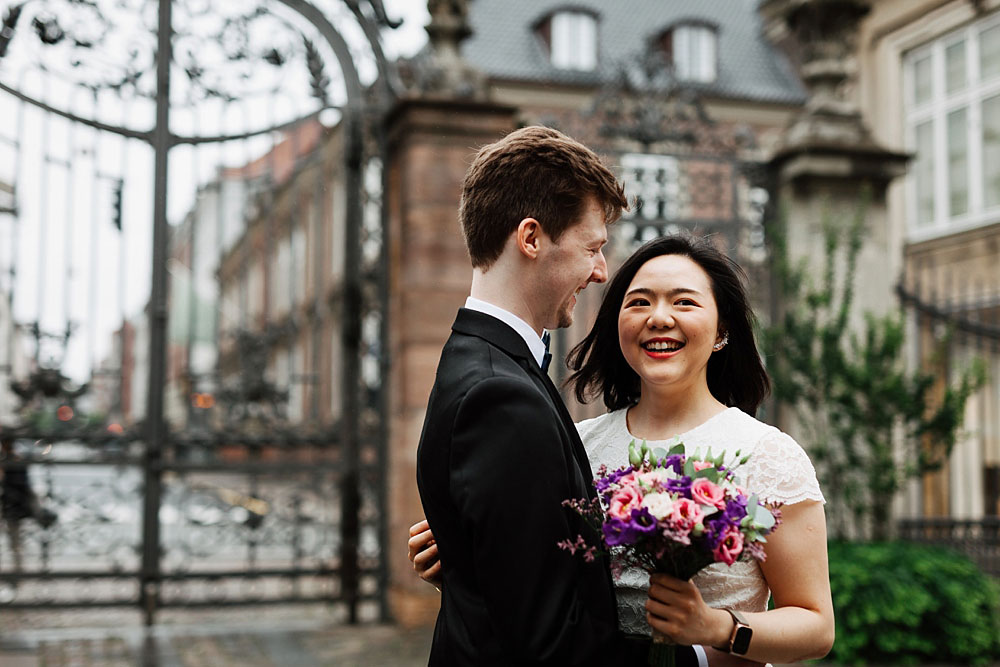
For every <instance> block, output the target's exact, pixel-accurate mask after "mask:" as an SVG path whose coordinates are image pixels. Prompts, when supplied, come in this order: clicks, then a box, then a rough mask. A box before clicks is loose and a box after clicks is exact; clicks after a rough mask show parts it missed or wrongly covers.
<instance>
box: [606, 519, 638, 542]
mask: <svg viewBox="0 0 1000 667" xmlns="http://www.w3.org/2000/svg"><path fill="white" fill-rule="evenodd" d="M601 530H603V531H604V541H605V542H607V544H608V546H609V547H617V546H619V545H622V544H632V543H633V542H635V539H636V535H635V530H634V529H633V528H632V526H631V522H629V523H625V522H624V521H622V520H621V519H614V518H612V519H608V520H607V521H605V522H604V525H603V526H602V527H601Z"/></svg>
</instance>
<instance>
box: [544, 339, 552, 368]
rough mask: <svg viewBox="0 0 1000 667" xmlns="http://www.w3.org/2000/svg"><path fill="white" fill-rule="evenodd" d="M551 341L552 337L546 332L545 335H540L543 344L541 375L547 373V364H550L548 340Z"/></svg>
mask: <svg viewBox="0 0 1000 667" xmlns="http://www.w3.org/2000/svg"><path fill="white" fill-rule="evenodd" d="M551 339H552V336H551V335H550V334H549V332H548V331H546V332H545V333H543V334H542V342H543V343H545V354H544V355H542V372H543V373H548V372H549V364H551V363H552V353H551V352H549V340H551Z"/></svg>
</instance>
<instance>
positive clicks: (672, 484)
mask: <svg viewBox="0 0 1000 667" xmlns="http://www.w3.org/2000/svg"><path fill="white" fill-rule="evenodd" d="M675 456H676V455H675ZM667 492H668V493H679V494H681V495H682V496H684V497H685V498H690V497H691V478H690V477H688V476H687V475H685V476H683V477H680V478H678V479H668V480H667Z"/></svg>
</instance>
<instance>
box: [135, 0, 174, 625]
mask: <svg viewBox="0 0 1000 667" xmlns="http://www.w3.org/2000/svg"><path fill="white" fill-rule="evenodd" d="M170 9H171V0H160V2H159V24H158V26H157V50H156V128H155V129H154V131H153V150H154V151H156V156H155V172H154V177H153V178H154V184H153V282H152V293H151V295H150V314H149V315H150V323H149V328H150V341H149V392H148V393H147V397H148V404H147V408H146V429H145V431H146V434H145V436H146V455H145V494H144V496H143V498H144V499H143V524H142V545H143V548H142V588H141V590H140V593H139V595H140V600H141V605H142V609H143V612H144V613H145V620H146V625H152V624H153V623H154V622H155V619H156V609H157V607H158V606H159V601H160V516H159V515H160V494H161V487H162V483H163V471H162V468H161V463H162V461H163V445H164V440H165V437H166V425H165V424H164V422H163V385H164V383H165V380H166V362H167V358H166V333H167V332H166V329H167V257H169V252H170V249H169V248H168V247H167V246H168V244H169V238H168V235H167V232H168V229H167V156H168V154H169V152H170V147H171V143H172V139H171V134H170V59H171V41H170V40H171V37H172V35H173V31H172V29H171V26H170Z"/></svg>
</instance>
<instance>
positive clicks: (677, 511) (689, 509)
mask: <svg viewBox="0 0 1000 667" xmlns="http://www.w3.org/2000/svg"><path fill="white" fill-rule="evenodd" d="M702 518H704V517H703V516H702V513H701V508H700V507H698V503H696V502H695V501H693V500H691V499H690V498H678V499H677V500H675V501H674V505H673V507H672V508H671V510H670V523H672V524H673V525H674V527H676V528H677V530H679V531H681V532H682V533H687V532H689V531H690V530H691V529H692V528H694V525H695V524H696V523H701V520H702Z"/></svg>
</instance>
